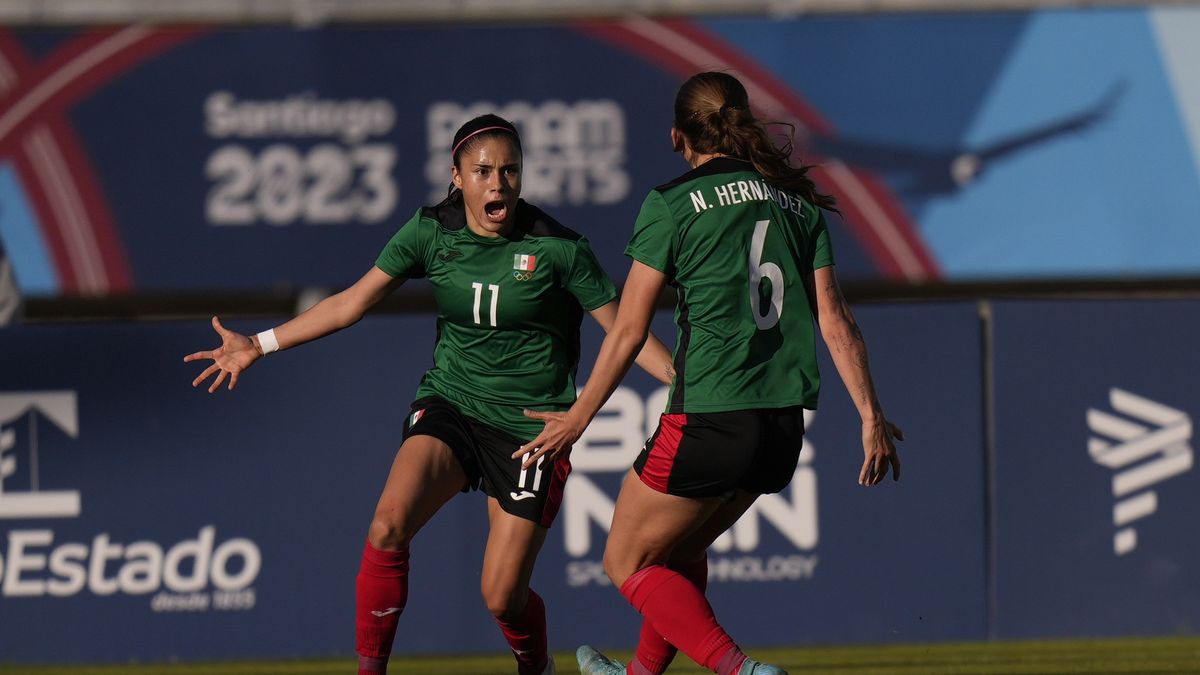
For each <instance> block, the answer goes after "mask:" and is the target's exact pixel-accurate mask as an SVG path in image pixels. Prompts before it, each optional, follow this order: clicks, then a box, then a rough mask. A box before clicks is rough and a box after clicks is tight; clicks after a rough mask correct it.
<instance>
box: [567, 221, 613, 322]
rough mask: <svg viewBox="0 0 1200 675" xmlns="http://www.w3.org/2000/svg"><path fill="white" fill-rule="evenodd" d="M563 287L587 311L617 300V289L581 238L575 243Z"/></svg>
mask: <svg viewBox="0 0 1200 675" xmlns="http://www.w3.org/2000/svg"><path fill="white" fill-rule="evenodd" d="M565 285H566V288H567V291H569V292H570V293H571V295H574V296H575V299H576V300H578V301H579V304H580V306H581V307H583V308H584V309H585V310H587V311H591V310H593V309H596V308H597V307H600V306H601V305H606V304H608V303H610V302H612V301H613V300H616V299H617V287H616V286H614V285H613V282H612V279H609V278H608V275H607V274H605V273H604V269H603V268H601V267H600V261H599V260H597V259H596V254H595V253H594V252H593V251H592V247H591V245H590V244H588V241H587V239H584V238H582V237H580V238H579V239H578V240H577V241H576V242H575V255H574V257H573V258H572V259H571V267H570V269H569V270H567V275H566V281H565Z"/></svg>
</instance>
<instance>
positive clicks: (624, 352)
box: [513, 260, 667, 467]
mask: <svg viewBox="0 0 1200 675" xmlns="http://www.w3.org/2000/svg"><path fill="white" fill-rule="evenodd" d="M666 280H667V278H666V275H664V274H663V273H662V272H659V271H658V270H656V269H654V268H653V267H649V266H647V265H644V264H642V263H640V262H638V261H636V260H635V261H633V266H632V267H631V268H630V269H629V276H628V277H627V278H626V279H625V289H624V291H623V292H622V293H621V306H620V307H619V308H618V310H617V317H616V319H615V320H614V321H613V325H612V329H611V330H609V331H608V335H606V336H605V337H604V343H603V344H601V345H600V355H599V356H597V357H596V365H595V366H594V367H593V368H592V375H591V377H589V378H588V381H587V384H585V385H584V386H583V391H581V392H580V393H579V399H578V400H576V401H575V405H573V406H571V409H570V410H568V411H566V412H559V413H546V412H530V411H527V412H526V413H525V414H526V415H528V416H529V417H532V418H534V419H540V420H544V421H545V422H546V428H545V429H543V430H542V433H540V434H538V437H537V438H535V439H533V440H532V441H530V442H529V443H526V444H525V445H523V446H521V449H520V450H517V451H516V452H514V453H513V459H516V458H517V457H520V456H521V455H524V454H525V453H526V452H529V453H532V454H530V455H529V456H528V457H527V458H526V460H525V462H524V465H525V466H526V467H530V466H533V465H534V464H536V463H537V461H538V459H539V458H540V457H541V456H542V455H548V458H549V459H550V460H554V459H556V458H557V457H558V456H559V455H560V454H562V453H564V452H567V451H568V450H570V448H571V445H572V444H574V443H575V441H577V440H579V437H580V436H582V435H583V430H584V429H586V428H587V425H588V424H589V423H590V422H591V421H592V418H593V417H595V416H596V413H597V412H599V411H600V408H601V407H602V406H603V405H604V402H605V401H607V400H608V397H609V396H611V395H612V393H613V390H614V389H616V388H617V384H618V383H619V382H620V381H621V378H622V377H624V376H625V373H626V371H628V370H629V366H630V365H632V364H633V360H634V355H635V354H637V353H638V352H639V351H640V350H641V349H642V345H643V344H644V343H645V342H646V335H647V333H649V330H650V318H651V317H652V316H653V314H654V305H655V303H656V302H657V301H658V294H659V292H660V291H662V288H663V285H664V284H665V283H666ZM664 350H665V348H664Z"/></svg>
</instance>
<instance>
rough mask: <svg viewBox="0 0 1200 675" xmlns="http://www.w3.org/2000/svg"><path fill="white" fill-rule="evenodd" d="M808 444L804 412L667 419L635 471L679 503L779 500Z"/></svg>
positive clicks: (682, 415) (795, 408) (774, 410)
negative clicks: (742, 496)
mask: <svg viewBox="0 0 1200 675" xmlns="http://www.w3.org/2000/svg"><path fill="white" fill-rule="evenodd" d="M803 444H804V408H802V407H800V406H793V407H790V408H762V409H755V410H734V411H729V412H711V413H664V414H663V416H662V417H661V418H660V419H659V422H658V429H656V430H655V432H654V435H653V436H651V437H650V440H648V441H646V445H645V447H643V448H642V453H641V454H640V455H638V458H637V461H635V462H634V463H633V469H634V471H636V472H637V474H638V476H640V477H641V479H642V482H643V483H645V484H646V485H648V486H649V487H650V488H652V489H654V490H657V491H659V492H664V493H666V494H670V495H676V496H679V497H691V498H693V499H699V498H704V497H721V498H724V499H728V498H730V497H732V496H733V495H734V493H735V492H736V491H737V490H745V491H747V492H752V493H755V494H774V493H776V492H779V491H781V490H783V489H784V488H785V487H787V485H788V483H789V482H791V480H792V475H793V474H794V473H795V472H796V463H797V462H798V460H799V458H800V448H801V446H802V445H803Z"/></svg>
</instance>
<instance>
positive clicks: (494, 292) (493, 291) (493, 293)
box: [471, 281, 500, 328]
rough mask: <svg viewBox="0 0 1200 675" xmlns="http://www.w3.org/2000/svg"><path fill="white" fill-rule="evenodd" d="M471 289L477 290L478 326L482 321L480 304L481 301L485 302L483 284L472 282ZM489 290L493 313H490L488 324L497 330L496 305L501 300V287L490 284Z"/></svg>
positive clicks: (476, 310)
mask: <svg viewBox="0 0 1200 675" xmlns="http://www.w3.org/2000/svg"><path fill="white" fill-rule="evenodd" d="M471 288H473V289H475V323H476V324H478V323H480V321H479V303H480V301H482V300H483V284H482V283H480V282H478V281H473V282H471ZM487 288H488V295H489V296H490V298H491V303H490V305H491V306H490V309H491V312H490V313H489V314H490V316H489V317H488V319H489V322H488V323H489V325H491V326H492V327H493V328H495V327H496V303H497V302H498V301H499V300H500V286H498V285H497V284H488V286H487Z"/></svg>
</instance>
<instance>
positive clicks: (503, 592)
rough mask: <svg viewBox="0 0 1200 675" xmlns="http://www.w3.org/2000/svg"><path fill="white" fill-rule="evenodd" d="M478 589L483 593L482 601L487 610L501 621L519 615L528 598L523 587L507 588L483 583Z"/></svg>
mask: <svg viewBox="0 0 1200 675" xmlns="http://www.w3.org/2000/svg"><path fill="white" fill-rule="evenodd" d="M480 590H481V591H482V593H483V602H484V604H486V605H487V608H488V612H490V613H491V615H492V616H494V617H496V618H497V619H500V620H502V621H503V620H509V619H512V618H514V617H516V616H517V615H519V614H520V613H521V610H523V609H525V603H526V602H528V600H529V593H528V591H527V589H524V588H509V587H505V586H501V585H494V584H486V583H485V584H484V585H483V587H482V588H481V589H480Z"/></svg>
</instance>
